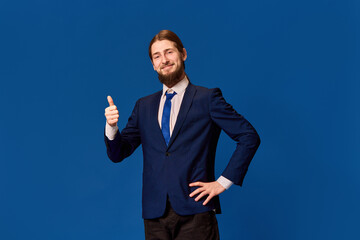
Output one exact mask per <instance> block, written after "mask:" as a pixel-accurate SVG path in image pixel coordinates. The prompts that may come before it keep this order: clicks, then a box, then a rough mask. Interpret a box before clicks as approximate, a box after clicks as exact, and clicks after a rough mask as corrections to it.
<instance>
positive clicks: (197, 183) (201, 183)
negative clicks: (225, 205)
mask: <svg viewBox="0 0 360 240" xmlns="http://www.w3.org/2000/svg"><path fill="white" fill-rule="evenodd" d="M203 185H204V183H203V182H193V183H190V184H189V186H190V187H196V186H203Z"/></svg>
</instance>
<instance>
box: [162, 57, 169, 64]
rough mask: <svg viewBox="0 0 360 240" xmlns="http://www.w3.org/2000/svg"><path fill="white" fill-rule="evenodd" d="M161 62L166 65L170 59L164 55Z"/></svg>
mask: <svg viewBox="0 0 360 240" xmlns="http://www.w3.org/2000/svg"><path fill="white" fill-rule="evenodd" d="M161 60H162V61H161V63H162V64H166V63H168V62H169V59H168V58H167V57H166V55H164V56H163V57H162V59H161Z"/></svg>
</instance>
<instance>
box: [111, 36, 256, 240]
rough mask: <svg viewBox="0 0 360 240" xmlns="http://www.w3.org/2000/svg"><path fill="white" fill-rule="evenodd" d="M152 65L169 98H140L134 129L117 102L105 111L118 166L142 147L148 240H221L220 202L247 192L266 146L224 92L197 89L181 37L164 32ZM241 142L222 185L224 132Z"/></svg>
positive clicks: (153, 45)
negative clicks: (219, 149) (219, 162)
mask: <svg viewBox="0 0 360 240" xmlns="http://www.w3.org/2000/svg"><path fill="white" fill-rule="evenodd" d="M149 57H150V59H151V62H152V65H153V67H154V70H155V71H156V72H157V73H158V78H159V80H160V82H161V83H162V84H163V90H162V91H159V92H156V93H154V94H152V95H149V96H146V97H143V98H140V99H139V100H138V101H137V102H136V104H135V107H134V110H133V112H132V114H131V116H130V118H129V120H128V123H127V125H126V127H125V128H124V129H123V130H122V131H121V133H120V132H119V131H118V127H117V122H118V118H119V112H118V110H117V108H116V106H115V105H114V102H113V100H112V98H111V97H110V96H108V102H109V105H110V106H109V107H107V108H106V109H105V116H106V119H107V123H106V127H105V143H106V147H107V154H108V156H109V158H110V159H111V160H112V161H113V162H120V161H122V160H123V159H124V158H126V157H128V156H130V155H131V154H132V153H133V152H134V151H135V149H136V148H137V147H138V146H139V145H140V144H142V149H143V157H144V166H143V167H144V169H143V200H142V204H143V218H144V224H145V237H146V239H148V240H149V239H192V240H197V239H204V240H205V239H206V240H211V239H219V233H218V225H217V221H216V217H215V213H220V212H221V210H220V203H219V196H218V195H219V194H220V193H222V192H224V191H225V190H226V189H228V188H229V187H230V186H231V185H232V184H233V183H234V184H237V185H240V186H241V185H242V182H243V179H244V176H245V174H246V172H247V169H248V166H249V164H250V161H251V159H252V158H253V156H254V154H255V152H256V150H257V148H258V146H259V144H260V139H259V136H258V134H257V133H256V131H255V129H254V128H253V127H252V126H251V124H250V123H249V122H248V121H247V120H245V119H244V118H243V117H242V116H241V115H240V114H238V113H237V112H236V111H235V110H234V109H233V108H232V106H231V105H229V104H228V103H226V102H225V100H224V98H223V97H222V94H221V91H220V89H218V88H216V89H207V88H204V87H199V86H195V85H193V84H191V83H190V82H189V79H188V77H187V75H186V73H185V71H184V70H185V64H184V62H185V60H186V58H187V52H186V50H185V48H184V46H183V44H182V42H181V40H180V39H179V38H178V36H177V35H176V34H175V33H173V32H171V31H169V30H162V31H160V32H159V33H158V34H157V35H155V37H154V38H153V39H152V40H151V42H150V45H149ZM221 130H224V131H225V132H226V133H227V134H228V135H229V136H230V137H231V138H232V139H234V140H235V141H236V142H237V147H236V150H235V152H234V153H233V155H232V157H231V159H230V161H229V163H228V165H227V167H226V169H225V170H224V172H223V174H222V176H220V177H219V178H218V179H217V180H216V181H215V177H214V161H215V151H216V146H217V142H218V139H219V135H220V131H221Z"/></svg>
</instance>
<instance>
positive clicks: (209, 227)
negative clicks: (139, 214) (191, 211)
mask: <svg viewBox="0 0 360 240" xmlns="http://www.w3.org/2000/svg"><path fill="white" fill-rule="evenodd" d="M144 225H145V239H146V240H219V239H220V238H219V229H218V223H217V220H216V216H215V213H214V212H213V211H211V212H204V213H198V214H195V215H188V216H180V215H178V214H177V213H176V212H175V211H174V210H173V209H172V207H171V205H170V203H169V201H168V203H167V206H166V211H165V214H164V216H162V217H160V218H155V219H144Z"/></svg>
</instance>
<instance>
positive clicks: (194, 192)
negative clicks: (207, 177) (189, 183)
mask: <svg viewBox="0 0 360 240" xmlns="http://www.w3.org/2000/svg"><path fill="white" fill-rule="evenodd" d="M204 190H205V189H204V188H198V189H196V190H194V191H193V192H192V193H190V195H189V196H190V197H193V196H195V195H196V194H198V193H200V192H202V191H204Z"/></svg>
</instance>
